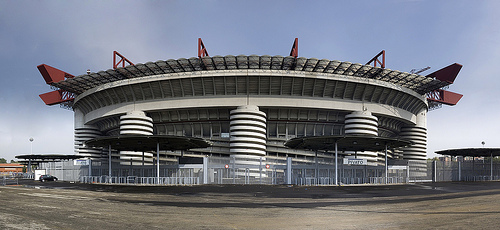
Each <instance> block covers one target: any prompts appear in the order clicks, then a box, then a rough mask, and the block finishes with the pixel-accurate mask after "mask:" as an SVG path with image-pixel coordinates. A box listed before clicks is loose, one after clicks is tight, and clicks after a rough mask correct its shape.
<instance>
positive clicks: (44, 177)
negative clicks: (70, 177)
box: [40, 175, 57, 182]
mask: <svg viewBox="0 0 500 230" xmlns="http://www.w3.org/2000/svg"><path fill="white" fill-rule="evenodd" d="M40 181H41V182H45V181H57V177H55V176H52V175H41V176H40Z"/></svg>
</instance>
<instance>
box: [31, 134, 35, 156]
mask: <svg viewBox="0 0 500 230" xmlns="http://www.w3.org/2000/svg"><path fill="white" fill-rule="evenodd" d="M34 140H35V139H33V137H31V138H30V146H31V151H30V153H31V154H33V141H34Z"/></svg>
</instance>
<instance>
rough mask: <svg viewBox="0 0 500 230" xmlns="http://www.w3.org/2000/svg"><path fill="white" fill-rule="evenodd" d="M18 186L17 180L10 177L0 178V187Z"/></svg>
mask: <svg viewBox="0 0 500 230" xmlns="http://www.w3.org/2000/svg"><path fill="white" fill-rule="evenodd" d="M9 185H19V178H18V177H14V176H11V175H8V176H7V175H4V176H0V186H9Z"/></svg>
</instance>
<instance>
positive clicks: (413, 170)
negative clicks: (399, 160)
mask: <svg viewBox="0 0 500 230" xmlns="http://www.w3.org/2000/svg"><path fill="white" fill-rule="evenodd" d="M426 115H427V111H422V112H420V113H419V114H418V115H417V119H416V121H417V122H416V124H415V125H408V126H404V127H402V128H401V132H400V133H399V136H400V137H401V139H406V140H409V141H412V142H413V145H411V146H409V147H406V148H403V149H402V150H403V159H404V160H408V163H409V164H410V177H423V176H427V118H426Z"/></svg>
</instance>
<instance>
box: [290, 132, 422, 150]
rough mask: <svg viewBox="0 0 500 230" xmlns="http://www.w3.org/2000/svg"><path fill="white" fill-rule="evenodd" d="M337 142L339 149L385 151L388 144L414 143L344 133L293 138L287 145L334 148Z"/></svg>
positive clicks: (404, 144) (315, 148) (316, 148)
mask: <svg viewBox="0 0 500 230" xmlns="http://www.w3.org/2000/svg"><path fill="white" fill-rule="evenodd" d="M335 143H337V149H338V150H339V151H383V150H385V147H386V146H388V147H390V148H400V147H405V146H409V145H411V144H412V142H411V141H408V140H400V139H395V138H387V137H378V136H361V135H342V136H311V137H299V138H293V139H291V140H289V141H287V142H286V143H285V146H287V147H289V148H293V149H310V150H334V149H335Z"/></svg>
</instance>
